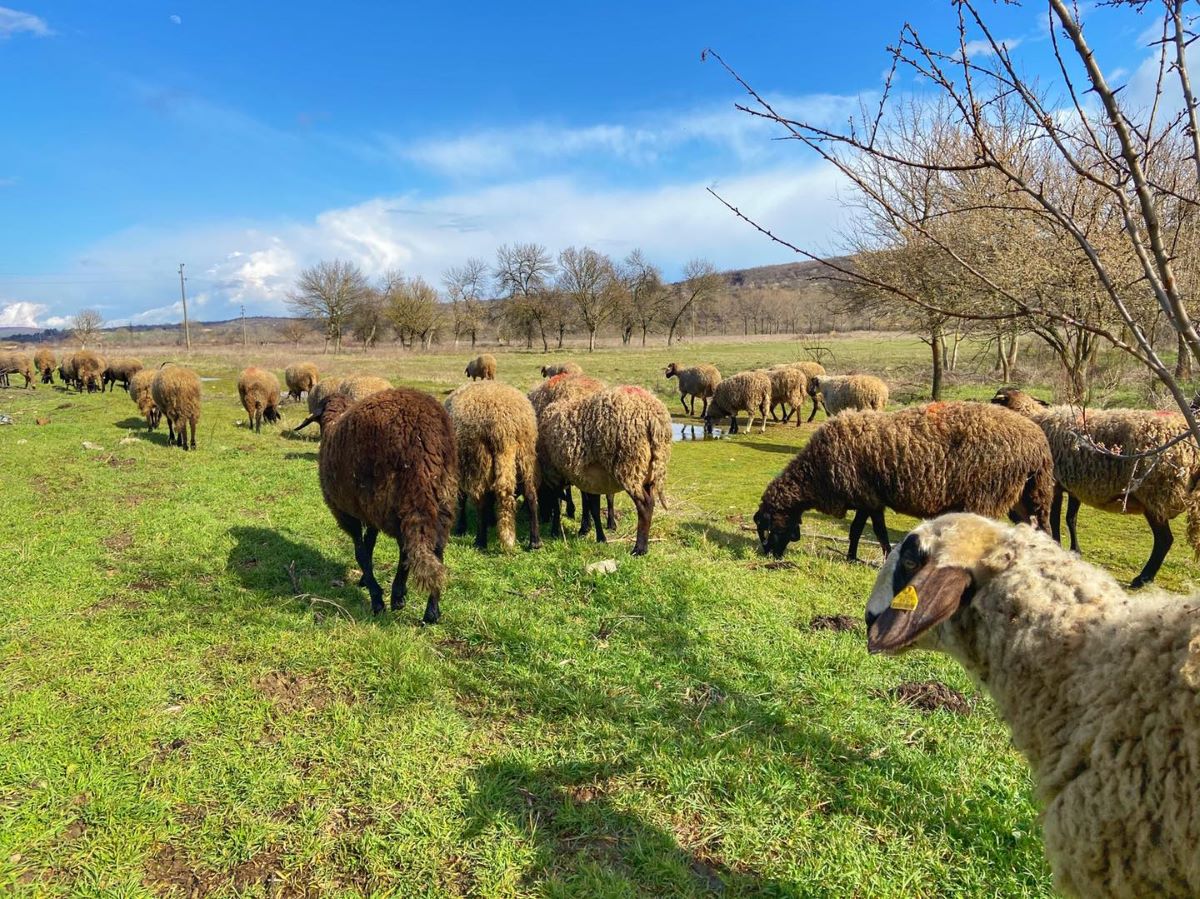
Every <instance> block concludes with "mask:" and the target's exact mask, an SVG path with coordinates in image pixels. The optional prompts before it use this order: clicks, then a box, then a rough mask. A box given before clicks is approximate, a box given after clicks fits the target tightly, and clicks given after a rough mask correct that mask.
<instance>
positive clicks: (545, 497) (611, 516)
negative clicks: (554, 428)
mask: <svg viewBox="0 0 1200 899" xmlns="http://www.w3.org/2000/svg"><path fill="white" fill-rule="evenodd" d="M607 387H608V385H607V384H605V383H604V382H603V381H599V380H597V379H596V378H589V377H588V376H586V375H572V374H568V373H566V372H564V373H562V374H558V375H554V376H552V377H550V378H548V379H547V380H545V381H543V382H542V383H541V384H538V385H537V386H536V387H534V388H533V389H532V390H531V391H529V402H530V404H531V405H532V406H533V411H534V414H535V415H536V416H537V420H538V424H539V426H540V425H541V421H542V413H543V412H544V411H545V409H546V407H547V406H549V405H550V404H551V403H553V402H557V401H558V400H563V399H578V398H580V397H584V396H590V395H591V394H593V393H599V392H600V391H601V390H604V389H606V388H607ZM540 452H541V451H540V450H539V456H538V465H539V466H540V467H541V468H545V466H546V459H545V458H544V457H543V456H542V455H540ZM560 499H561V500H562V501H564V502H565V503H566V506H567V517H568V518H574V517H575V502H574V500H572V499H571V486H570V485H569V484H564V485H563V486H562V488H561V490H560V491H559V493H558V494H556V495H555V496H553V497H551V496H550V493H549V491H543V494H542V501H541V515H542V520H543V521H551V520H554V521H559V520H560V518H558V517H556V514H555V508H556V507H557V506H558V503H559V501H560ZM615 504H616V498H615V496H614V495H613V494H611V493H610V494H608V498H607V505H608V522H607V525H606V526H607V527H608V529H609V530H612V529H613V528H615V527H616V526H617V510H616V508H615ZM591 515H592V510H591V505H590V503H589V504H588V505H586V506H585V508H584V510H583V517H582V518H581V519H580V522H579V533H580V534H581V535H582V534H586V533H588V532H589V531H590V530H591ZM561 531H562V529H561V525H560V526H559V527H558V529H557V530H556V531H555V536H558V535H559V534H561Z"/></svg>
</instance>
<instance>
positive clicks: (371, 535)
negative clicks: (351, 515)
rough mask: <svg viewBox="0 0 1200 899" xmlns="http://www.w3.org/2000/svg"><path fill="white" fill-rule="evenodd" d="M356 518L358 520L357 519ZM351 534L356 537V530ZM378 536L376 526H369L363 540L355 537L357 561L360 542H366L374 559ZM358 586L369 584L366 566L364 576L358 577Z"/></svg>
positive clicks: (368, 552) (368, 550)
mask: <svg viewBox="0 0 1200 899" xmlns="http://www.w3.org/2000/svg"><path fill="white" fill-rule="evenodd" d="M355 520H356V521H357V519H355ZM350 536H351V537H354V532H351V534H350ZM378 537H379V531H377V530H376V529H375V528H367V530H366V533H365V534H363V535H362V538H361V540H360V539H359V538H357V537H355V538H354V558H355V560H356V561H358V545H359V543H360V542H361V543H363V544H365V546H366V548H367V557H368V558H372V559H373V558H374V557H375V540H376V538H378ZM360 564H361V563H360ZM358 586H360V587H365V586H367V570H366V569H365V568H364V569H363V574H362V577H360V578H359V579H358Z"/></svg>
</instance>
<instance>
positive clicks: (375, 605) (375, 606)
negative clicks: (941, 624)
mask: <svg viewBox="0 0 1200 899" xmlns="http://www.w3.org/2000/svg"><path fill="white" fill-rule="evenodd" d="M371 614H372V615H382V614H383V598H382V597H380V598H376V597H374V596H372V597H371Z"/></svg>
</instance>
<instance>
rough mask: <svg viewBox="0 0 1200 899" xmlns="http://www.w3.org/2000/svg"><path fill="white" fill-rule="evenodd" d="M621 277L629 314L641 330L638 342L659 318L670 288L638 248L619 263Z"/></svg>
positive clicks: (643, 341) (643, 343) (662, 312)
mask: <svg viewBox="0 0 1200 899" xmlns="http://www.w3.org/2000/svg"><path fill="white" fill-rule="evenodd" d="M620 277H621V280H622V281H624V282H625V287H626V290H627V291H628V294H629V315H630V318H631V319H632V320H633V322H634V324H635V325H637V326H638V327H640V328H641V330H642V346H645V345H646V334H647V332H649V330H650V329H651V328H653V327H654V326H655V325H657V324H659V322H661V321H662V317H663V315H664V314H665V313H666V310H667V300H668V298H669V296H670V291H669V290H668V288H667V286H666V285H665V284H663V279H662V270H661V269H659V268H658V266H656V265H654V264H653V263H652V262H650V260H648V259H647V258H646V254H645V253H643V252H642V251H641V250H640V249H636V250H633V251H632V252H631V253H630V254H629V255H628V256H626V257H625V261H624V262H622V263H621V268H620Z"/></svg>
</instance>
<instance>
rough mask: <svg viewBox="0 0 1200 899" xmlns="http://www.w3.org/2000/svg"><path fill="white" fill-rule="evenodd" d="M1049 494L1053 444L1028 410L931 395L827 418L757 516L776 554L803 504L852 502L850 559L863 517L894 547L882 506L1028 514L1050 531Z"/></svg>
mask: <svg viewBox="0 0 1200 899" xmlns="http://www.w3.org/2000/svg"><path fill="white" fill-rule="evenodd" d="M1053 499H1054V462H1053V460H1052V459H1051V458H1050V447H1049V446H1047V445H1046V438H1045V435H1043V434H1042V432H1041V429H1039V428H1038V427H1037V426H1036V425H1034V424H1033V423H1032V422H1030V421H1029V420H1028V419H1027V418H1024V417H1022V416H1020V415H1017V414H1016V413H1015V412H1009V411H1008V410H1007V409H1002V408H1000V407H999V406H990V405H987V404H986V403H928V404H926V405H923V406H910V407H909V408H907V409H902V410H900V411H899V412H891V413H889V412H848V413H846V414H845V415H839V416H838V417H836V418H831V419H830V420H829V421H827V422H825V423H824V424H823V425H821V427H819V428H818V429H817V431H816V433H815V434H813V436H812V439H811V440H810V441H809V442H808V444H807V445H806V446H805V447H804V449H802V450H800V452H799V453H797V454H796V456H795V458H794V459H792V461H791V462H790V463H789V464H788V466H787V468H785V469H784V470H783V473H782V474H781V475H779V477H777V478H775V480H773V481H772V482H771V483H770V484H769V485H768V486H767V489H766V490H765V491H764V492H763V495H762V502H761V503H760V504H759V507H758V511H757V512H756V513H755V515H754V523H755V525H756V526H757V528H758V539H759V542H760V544H761V546H762V549H763V551H764V552H770V553H772V554H773V555H774V556H775V557H776V558H782V556H783V551H784V550H785V549H786V548H787V545H788V543H790V542H791V541H793V540H798V539H800V519H801V516H802V515H803V514H804V513H805V512H806V511H808V510H809V509H816V510H817V511H818V512H823V513H824V514H826V515H834V516H837V517H839V518H840V517H841V516H843V515H845V514H846V511H847V510H849V509H853V510H854V521H853V522H852V523H851V525H850V546H849V551H848V552H847V554H846V555H847V558H848V559H849V560H851V561H854V560H855V559H857V558H858V541H859V538H860V537H861V536H862V532H863V527H864V526H865V524H866V521H867V518H870V519H871V526H872V528H873V529H874V530H875V536H876V537H877V538H878V539H879V545H880V547H882V548H883V552H884V554H885V555H886V554H887V553H888V551H889V550H890V549H891V546H890V544H889V541H888V531H887V524H886V523H885V521H884V516H883V510H884V509H885V508H888V509H894V510H895V511H897V512H900V513H901V514H903V515H912V516H914V517H916V518H931V517H933V516H934V515H941V514H942V513H943V512H975V513H978V514H980V515H988V516H991V517H994V518H995V517H1000V516H1003V515H1010V516H1011V517H1013V519H1014V520H1028V519H1030V518H1033V519H1034V520H1035V521H1036V522H1037V524H1038V526H1039V527H1041V528H1043V529H1046V530H1048V529H1049V523H1050V504H1051V502H1052V501H1053Z"/></svg>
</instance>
